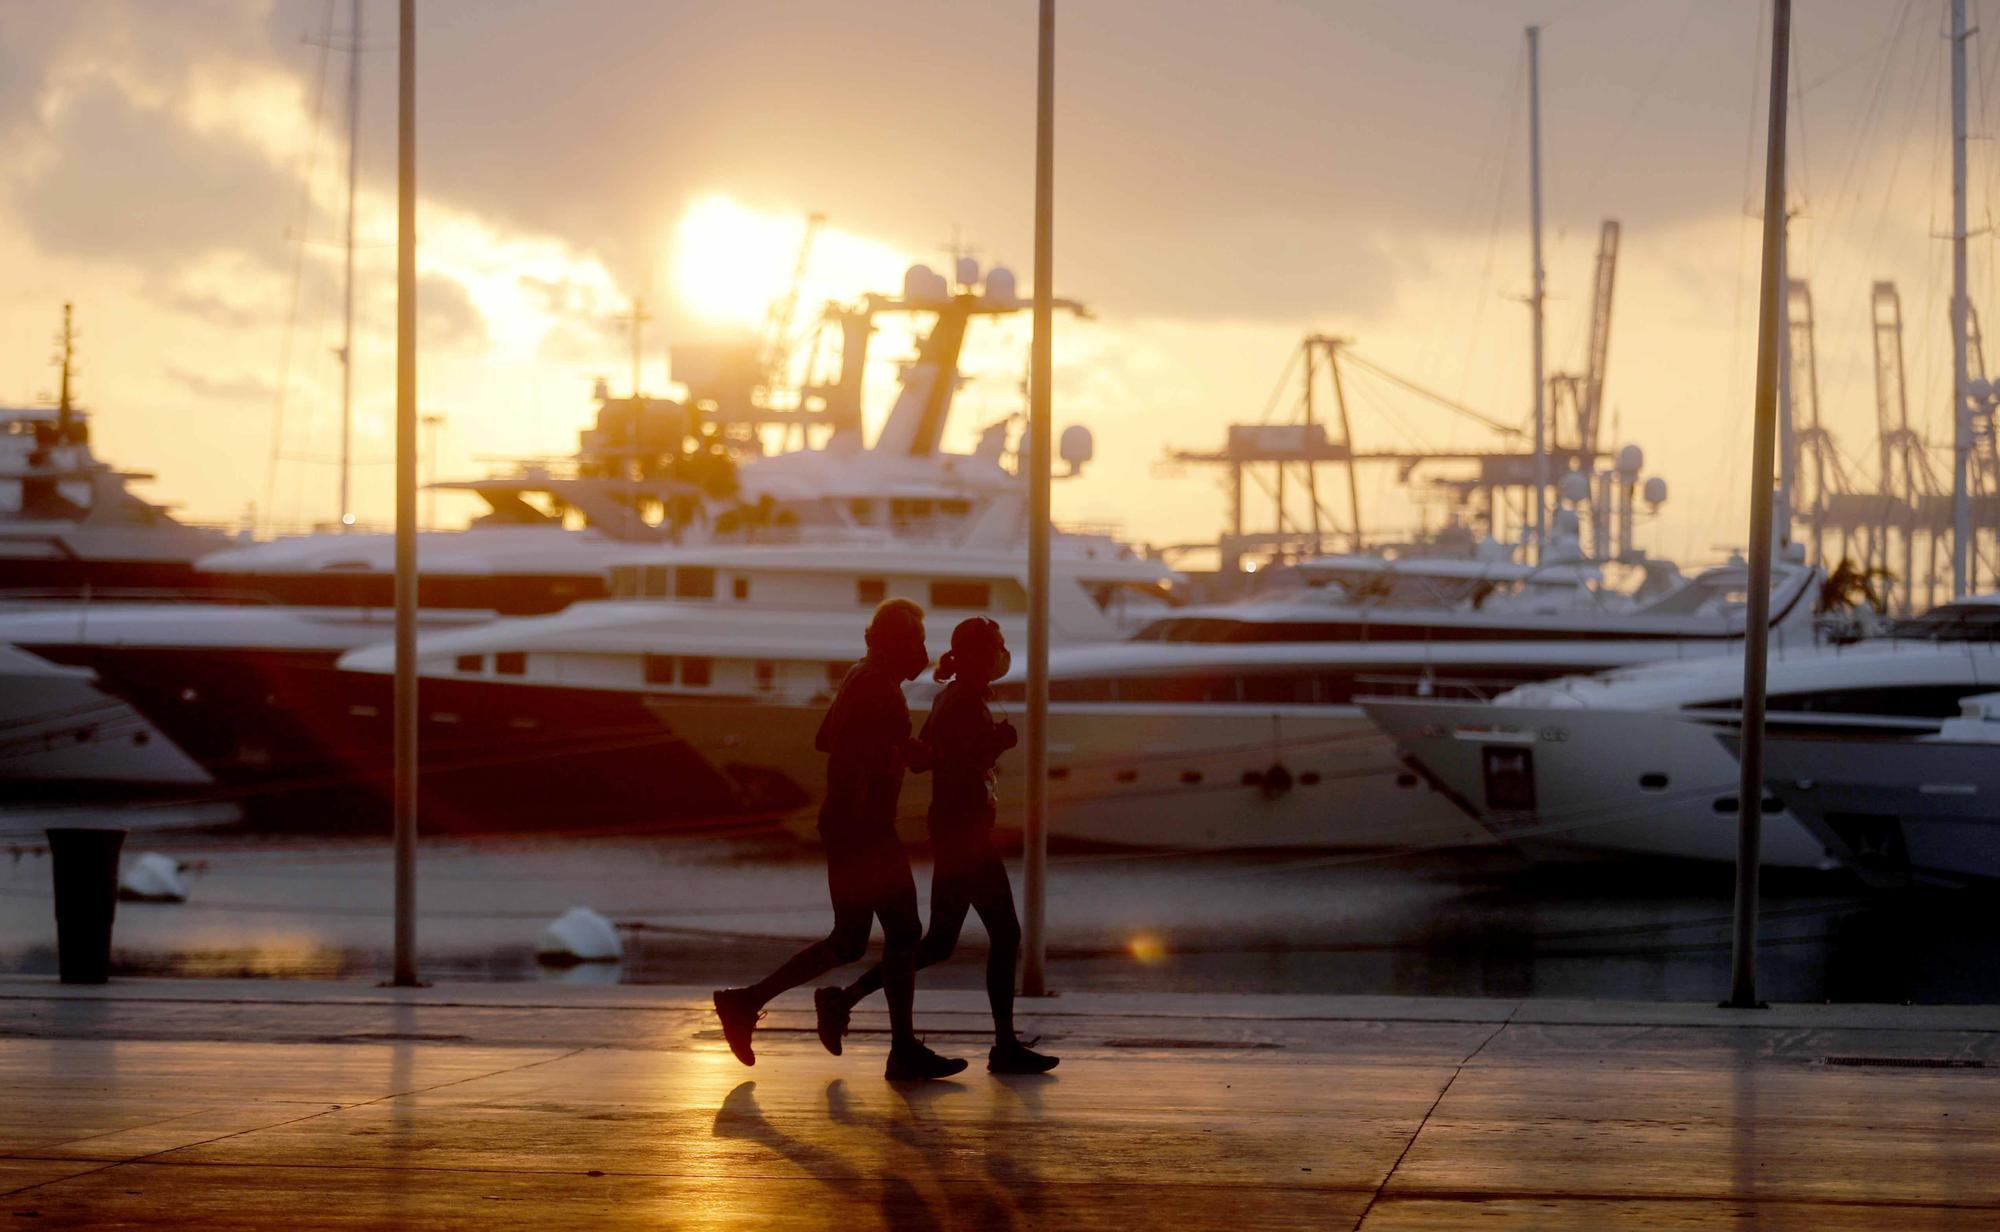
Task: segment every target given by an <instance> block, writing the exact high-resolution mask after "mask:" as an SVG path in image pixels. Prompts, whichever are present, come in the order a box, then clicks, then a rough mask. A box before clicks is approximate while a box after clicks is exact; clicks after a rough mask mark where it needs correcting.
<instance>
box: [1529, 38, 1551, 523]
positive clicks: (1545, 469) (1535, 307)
mask: <svg viewBox="0 0 2000 1232" xmlns="http://www.w3.org/2000/svg"><path fill="white" fill-rule="evenodd" d="M1528 206H1529V211H1530V213H1531V214H1532V215H1533V220H1534V236H1535V285H1534V290H1533V291H1531V292H1529V295H1528V306H1529V309H1530V311H1531V312H1532V313H1533V315H1534V318H1535V559H1536V560H1537V561H1539V560H1540V559H1541V558H1542V547H1543V541H1544V540H1545V539H1546V538H1547V536H1548V529H1549V528H1548V494H1549V447H1548V428H1547V425H1546V423H1545V422H1544V421H1545V420H1546V419H1547V418H1548V414H1547V408H1546V406H1545V399H1546V398H1547V384H1548V382H1547V379H1546V378H1545V377H1544V376H1543V375H1542V363H1543V360H1542V298H1543V296H1544V295H1545V294H1546V293H1547V290H1548V272H1547V271H1546V270H1544V269H1543V268H1542V28H1541V27H1540V26H1529V27H1528Z"/></svg>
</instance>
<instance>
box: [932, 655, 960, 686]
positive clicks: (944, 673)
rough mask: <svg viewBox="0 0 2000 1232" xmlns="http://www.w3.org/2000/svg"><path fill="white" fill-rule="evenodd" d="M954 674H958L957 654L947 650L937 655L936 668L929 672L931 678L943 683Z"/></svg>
mask: <svg viewBox="0 0 2000 1232" xmlns="http://www.w3.org/2000/svg"><path fill="white" fill-rule="evenodd" d="M956 675H958V655H957V654H955V653H953V652H952V651H949V650H947V651H945V652H944V654H943V655H941V656H939V658H938V665H937V670H936V671H934V672H932V673H931V678H932V679H934V680H936V681H938V682H939V683H943V682H944V681H947V680H950V679H951V678H952V677H953V676H956Z"/></svg>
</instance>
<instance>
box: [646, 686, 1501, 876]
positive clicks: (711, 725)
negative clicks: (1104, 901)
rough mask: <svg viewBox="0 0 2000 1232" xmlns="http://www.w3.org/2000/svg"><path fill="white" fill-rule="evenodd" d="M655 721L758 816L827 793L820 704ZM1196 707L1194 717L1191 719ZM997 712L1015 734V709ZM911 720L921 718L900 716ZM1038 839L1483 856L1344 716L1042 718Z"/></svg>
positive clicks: (707, 707)
mask: <svg viewBox="0 0 2000 1232" xmlns="http://www.w3.org/2000/svg"><path fill="white" fill-rule="evenodd" d="M650 707H651V709H652V710H653V712H654V713H655V714H656V715H658V716H659V717H660V719H661V721H662V722H663V723H664V724H665V725H666V726H668V727H671V728H672V729H673V730H675V731H676V732H678V733H680V734H681V736H682V737H683V738H684V739H686V740H687V741H688V743H689V744H690V745H691V746H692V747H694V748H695V749H696V750H697V751H698V752H700V753H702V754H703V755H704V756H706V757H708V758H709V760H710V761H711V762H713V763H714V764H715V765H716V766H717V767H718V768H719V769H721V770H722V771H723V772H724V773H725V774H727V775H729V776H731V777H732V778H733V779H735V780H736V781H738V782H739V783H742V784H744V785H745V786H746V787H747V788H748V789H749V790H751V791H752V792H758V791H768V790H770V789H771V788H772V787H773V785H777V786H778V787H779V789H780V794H779V795H778V797H777V798H776V799H774V800H773V801H772V803H771V805H770V807H775V808H779V809H786V808H788V809H789V811H791V812H792V814H793V815H794V817H795V818H802V819H803V820H802V821H799V822H798V824H799V828H800V829H802V830H804V829H809V828H810V824H811V822H810V818H811V812H810V810H811V808H812V807H814V806H816V805H817V802H818V800H819V798H820V795H821V794H822V792H823V790H824V786H825V759H824V758H823V757H821V756H820V755H818V754H816V753H814V752H813V751H812V749H813V735H814V733H815V731H816V730H817V728H818V725H819V721H820V714H821V709H822V708H821V707H816V706H803V705H773V704H768V703H760V702H754V701H709V700H703V699H689V698H678V697H654V698H652V699H651V701H650ZM1196 709H1199V710H1200V711H1201V713H1198V714H1197V713H1192V711H1194V710H1196ZM995 713H996V714H998V715H1000V716H1001V717H1006V718H1010V719H1012V720H1013V722H1014V723H1015V726H1016V727H1020V726H1022V716H1021V715H1020V714H1019V713H1018V712H1017V710H1010V709H1009V708H1008V707H1004V706H996V707H995ZM913 717H914V719H915V721H916V723H918V724H919V725H921V723H922V722H923V717H924V715H923V712H921V711H919V712H917V713H916V714H915V715H914V716H913ZM1022 762H1023V758H1022V756H1021V754H1020V753H1018V752H1015V753H1009V754H1006V755H1004V756H1003V757H1002V758H1001V760H1000V765H999V780H998V783H997V794H998V797H999V819H1000V820H999V826H998V828H999V829H1000V831H1001V832H1002V834H1003V835H1005V836H1008V837H1011V836H1013V835H1015V834H1018V828H1019V825H1020V821H1019V819H1020V817H1021V813H1022V809H1023V807H1024V796H1025V792H1026V778H1025V776H1024V775H1023V774H1022ZM1049 777H1050V783H1049V834H1050V837H1051V838H1052V839H1056V840H1062V841H1066V842H1070V843H1075V844H1089V845H1105V846H1121V847H1145V848H1155V849H1158V848H1166V849H1182V850H1238V849H1254V848H1295V849H1320V850H1323V849H1335V850H1338V849H1396V848H1411V849H1417V848H1430V847H1439V846H1456V845H1461V844H1479V845H1483V844H1486V843H1490V842H1491V841H1492V840H1491V839H1490V838H1489V837H1488V836H1487V835H1485V834H1484V833H1483V832H1482V831H1481V830H1480V829H1479V828H1478V827H1477V826H1476V825H1473V824H1472V823H1471V822H1469V821H1468V820H1467V819H1466V818H1465V817H1464V816H1463V815H1461V814H1460V813H1458V811H1457V810H1456V809H1454V808H1453V807H1452V806H1451V804H1450V803H1449V802H1448V801H1447V800H1445V799H1444V798H1443V797H1442V796H1440V795H1439V794H1437V793H1436V792H1434V791H1432V790H1430V789H1429V788H1428V787H1427V786H1426V785H1424V784H1423V783H1422V782H1421V780H1420V779H1419V778H1418V777H1417V776H1416V775H1414V774H1412V773H1410V772H1409V771H1408V770H1407V768H1405V767H1404V766H1402V765H1401V764H1399V762H1398V761H1397V759H1396V756H1395V752H1394V749H1393V748H1392V746H1391V745H1390V744H1389V742H1388V741H1387V740H1385V739H1383V738H1382V737H1381V736H1380V735H1379V734H1378V733H1376V732H1375V731H1374V729H1373V727H1372V725H1370V724H1369V723H1368V721H1367V720H1366V718H1364V717H1363V716H1362V715H1361V713H1360V712H1359V711H1358V710H1356V709H1355V708H1353V707H1348V706H1310V707H1308V706H1298V707H1260V706H1229V705H1203V706H1201V707H1199V708H1196V707H1176V706H1146V705H1129V706H1120V705H1083V704H1077V705H1063V704H1056V705H1053V706H1051V707H1050V713H1049ZM929 798H930V792H929V789H928V787H927V786H926V785H925V784H924V780H923V779H922V778H920V777H912V778H911V779H910V780H909V781H908V782H907V783H906V785H905V788H904V792H903V806H902V812H901V817H900V829H901V831H902V833H903V836H904V838H905V839H906V840H909V841H920V840H921V839H922V838H923V837H924V822H923V817H924V811H925V808H926V806H927V804H928V801H929Z"/></svg>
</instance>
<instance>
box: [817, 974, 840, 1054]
mask: <svg viewBox="0 0 2000 1232" xmlns="http://www.w3.org/2000/svg"><path fill="white" fill-rule="evenodd" d="M847 1013H848V1006H847V998H846V997H845V996H844V995H842V993H841V990H840V989H838V988H821V989H817V990H816V991H814V993H813V1014H814V1016H815V1017H816V1018H818V1020H819V1042H820V1043H821V1044H823V1045H825V1046H826V1050H827V1051H828V1052H830V1053H832V1054H833V1055H834V1056H836V1057H837V1056H839V1055H840V1037H841V1036H843V1035H846V1034H847Z"/></svg>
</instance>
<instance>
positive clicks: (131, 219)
mask: <svg viewBox="0 0 2000 1232" xmlns="http://www.w3.org/2000/svg"><path fill="white" fill-rule="evenodd" d="M48 136H49V138H50V139H51V141H52V142H53V143H54V145H55V146H56V148H57V149H59V150H60V151H61V153H60V155H59V156H58V157H57V158H56V159H54V160H53V161H52V162H51V163H49V164H48V165H47V166H45V167H44V168H43V169H42V170H41V172H40V173H39V174H38V175H36V176H35V177H34V179H33V180H32V181H31V182H29V183H27V184H26V185H23V186H22V187H20V188H19V189H18V190H17V194H16V198H15V202H14V205H15V209H16V212H17V214H18V216H19V217H20V219H21V220H22V222H23V223H24V224H25V225H26V226H27V228H28V230H29V233H30V234H31V235H32V237H33V238H34V240H35V242H36V243H37V244H38V245H39V246H40V247H41V248H42V249H44V250H45V251H48V252H50V253H54V254H62V255H71V256H81V257H87V258H89V259H91V260H95V261H117V262H121V263H124V264H127V265H130V266H133V267H136V268H139V269H142V270H149V271H168V272H171V271H174V270H177V269H181V268H184V267H186V266H189V265H191V264H194V263H196V262H198V261H200V260H202V259H204V258H207V257H210V256H212V255H214V254H216V253H218V252H231V253H244V254H256V255H259V256H261V257H263V258H264V259H266V260H273V259H275V258H276V257H277V256H278V254H279V252H280V251H281V246H282V242H283V236H284V225H285V211H286V206H287V201H288V198H289V196H290V193H289V188H290V185H289V177H288V176H286V175H285V174H284V173H282V172H281V171H280V170H279V169H277V168H276V167H274V166H272V164H271V163H270V162H269V161H268V160H267V159H266V158H265V157H263V156H262V155H261V154H260V153H259V152H257V151H256V150H254V149H252V148H250V147H248V146H246V145H245V144H243V143H242V142H240V141H234V140H231V139H229V138H227V137H224V136H203V135H200V134H197V133H194V132H192V131H191V130H189V128H188V127H187V126H186V125H185V124H184V123H182V122H181V121H180V119H179V118H178V117H176V116H175V115H174V114H173V113H171V112H168V111H164V110H156V109H150V108H146V107H142V106H139V105H137V104H135V103H134V102H133V101H132V100H131V99H130V98H129V97H127V96H126V95H124V94H123V93H121V92H120V91H119V90H118V89H117V88H116V87H113V86H111V85H108V84H93V85H91V86H88V87H86V88H85V89H84V90H83V91H81V92H80V93H78V94H77V95H76V96H74V97H73V98H72V99H71V100H70V101H69V103H68V104H67V105H66V106H65V107H64V108H63V109H62V112H61V113H60V115H59V116H58V118H57V119H56V120H55V121H54V122H53V123H52V124H51V125H50V126H49V128H48Z"/></svg>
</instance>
